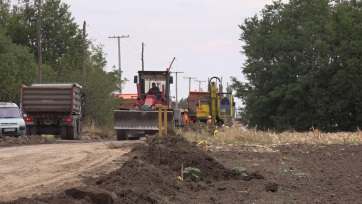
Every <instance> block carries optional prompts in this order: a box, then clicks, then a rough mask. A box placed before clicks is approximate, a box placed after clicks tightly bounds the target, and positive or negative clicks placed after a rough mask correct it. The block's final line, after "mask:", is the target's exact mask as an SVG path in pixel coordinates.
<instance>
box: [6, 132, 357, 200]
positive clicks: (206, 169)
mask: <svg viewBox="0 0 362 204" xmlns="http://www.w3.org/2000/svg"><path fill="white" fill-rule="evenodd" d="M107 143H110V142H106V143H105V142H97V143H69V144H68V143H66V144H44V145H35V146H22V147H19V146H15V147H6V148H0V179H1V181H3V180H5V181H6V182H5V184H3V182H1V183H0V203H362V179H361V176H362V170H361V164H362V146H352V145H328V146H314V145H287V146H269V147H262V146H233V147H231V148H230V147H229V148H227V149H223V148H221V149H220V148H218V150H213V149H208V151H207V152H205V151H204V149H202V148H200V146H196V144H194V143H189V142H187V141H186V140H185V139H184V138H183V137H182V136H180V135H169V136H164V137H156V136H153V137H148V138H147V139H146V140H144V141H137V142H134V141H131V142H129V141H127V142H112V145H109V144H107ZM128 143H129V144H128ZM0 145H1V142H0ZM83 145H84V146H83ZM58 146H62V148H60V149H57V147H58ZM110 147H111V148H110ZM19 149H23V150H19ZM76 149H82V150H80V151H76ZM131 149H132V150H131ZM19 151H20V152H22V153H19ZM27 151H29V153H27ZM126 152H128V153H126ZM31 155H34V158H33V156H31ZM51 155H52V156H51ZM76 155H78V156H76ZM35 158H36V159H35ZM43 162H44V163H45V165H44V164H43ZM45 166H48V167H49V169H51V170H49V171H47V170H44V169H43V168H45ZM52 166H54V167H56V168H54V169H53V167H52ZM181 166H183V167H184V168H187V167H193V168H197V169H199V170H200V171H201V174H197V175H198V176H199V178H200V180H199V181H196V179H194V178H195V177H192V176H191V175H190V174H186V173H184V174H183V175H181ZM3 167H5V168H3ZM235 167H244V168H245V169H246V172H245V173H246V175H242V174H241V173H240V172H238V171H235V170H232V169H233V168H235ZM4 169H7V170H4ZM45 169H47V168H45ZM239 169H241V168H239ZM24 172H27V173H24ZM44 172H47V173H44ZM64 175H66V176H64ZM179 176H180V177H181V176H183V177H184V179H183V180H180V179H179V178H178V177H179ZM23 178H25V179H23ZM58 178H59V179H58ZM13 179H17V182H12V180H13ZM32 179H33V180H32ZM23 180H24V183H23ZM58 184H60V185H58ZM48 186H50V187H48ZM4 189H5V190H4ZM24 189H25V190H24ZM23 192H27V193H23ZM32 192H33V193H34V194H33V195H31V194H30V193H32ZM10 198H11V199H10ZM1 201H3V202H1Z"/></svg>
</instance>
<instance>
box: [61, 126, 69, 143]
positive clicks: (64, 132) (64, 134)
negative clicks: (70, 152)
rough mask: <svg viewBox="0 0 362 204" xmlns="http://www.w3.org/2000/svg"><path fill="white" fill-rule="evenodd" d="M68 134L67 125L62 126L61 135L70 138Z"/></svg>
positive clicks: (63, 138) (63, 137)
mask: <svg viewBox="0 0 362 204" xmlns="http://www.w3.org/2000/svg"><path fill="white" fill-rule="evenodd" d="M67 135H68V131H67V127H66V126H63V127H60V137H61V138H62V140H66V139H68V138H67Z"/></svg>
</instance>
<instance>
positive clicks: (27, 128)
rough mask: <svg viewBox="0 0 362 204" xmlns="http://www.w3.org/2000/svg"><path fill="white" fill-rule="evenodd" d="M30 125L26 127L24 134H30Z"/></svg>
mask: <svg viewBox="0 0 362 204" xmlns="http://www.w3.org/2000/svg"><path fill="white" fill-rule="evenodd" d="M30 130H31V126H27V127H26V135H31V131H30Z"/></svg>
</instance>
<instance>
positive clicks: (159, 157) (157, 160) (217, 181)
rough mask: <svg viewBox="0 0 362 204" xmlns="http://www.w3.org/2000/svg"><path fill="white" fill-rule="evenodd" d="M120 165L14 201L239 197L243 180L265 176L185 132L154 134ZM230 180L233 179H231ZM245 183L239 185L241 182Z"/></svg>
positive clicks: (204, 200) (169, 200)
mask: <svg viewBox="0 0 362 204" xmlns="http://www.w3.org/2000/svg"><path fill="white" fill-rule="evenodd" d="M127 156H128V158H129V159H128V160H127V162H125V163H124V165H123V166H122V167H121V168H119V169H118V170H116V171H114V172H112V173H110V174H107V175H103V176H101V177H98V178H84V181H85V183H86V184H87V186H85V187H74V188H71V189H67V190H65V191H63V192H59V193H56V194H52V195H40V196H39V195H34V196H33V197H32V198H20V199H18V200H16V201H13V202H10V203H31V202H46V203H220V202H221V203H238V202H240V198H239V197H238V196H230V195H232V194H235V195H239V196H240V192H237V190H240V188H239V187H240V186H242V185H243V183H245V182H248V181H250V180H258V181H259V182H261V183H262V184H261V185H264V183H265V181H264V179H263V176H262V175H260V174H258V173H255V172H253V173H247V172H246V173H247V174H248V176H245V175H244V176H242V175H241V174H240V172H237V171H235V170H231V169H229V168H225V167H224V166H223V165H221V164H220V163H218V162H217V161H216V160H215V159H214V158H212V157H210V156H208V155H207V154H205V152H204V150H202V149H199V148H198V147H196V146H195V145H192V144H190V143H189V142H188V141H186V140H185V139H184V138H183V137H181V136H179V135H169V136H164V137H157V136H152V137H148V138H147V140H146V143H145V144H139V145H137V146H135V147H134V148H133V150H132V151H131V152H130V153H128V155H127ZM181 166H183V167H184V168H187V167H193V168H197V169H199V170H200V171H201V173H200V174H199V178H200V180H199V181H195V179H192V177H191V175H189V174H185V173H184V175H183V177H184V180H181V179H179V178H178V177H179V176H181ZM225 183H228V185H225ZM236 186H239V187H236Z"/></svg>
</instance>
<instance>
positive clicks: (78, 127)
mask: <svg viewBox="0 0 362 204" xmlns="http://www.w3.org/2000/svg"><path fill="white" fill-rule="evenodd" d="M77 135H78V140H81V139H82V122H81V121H79V120H78V121H77Z"/></svg>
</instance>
